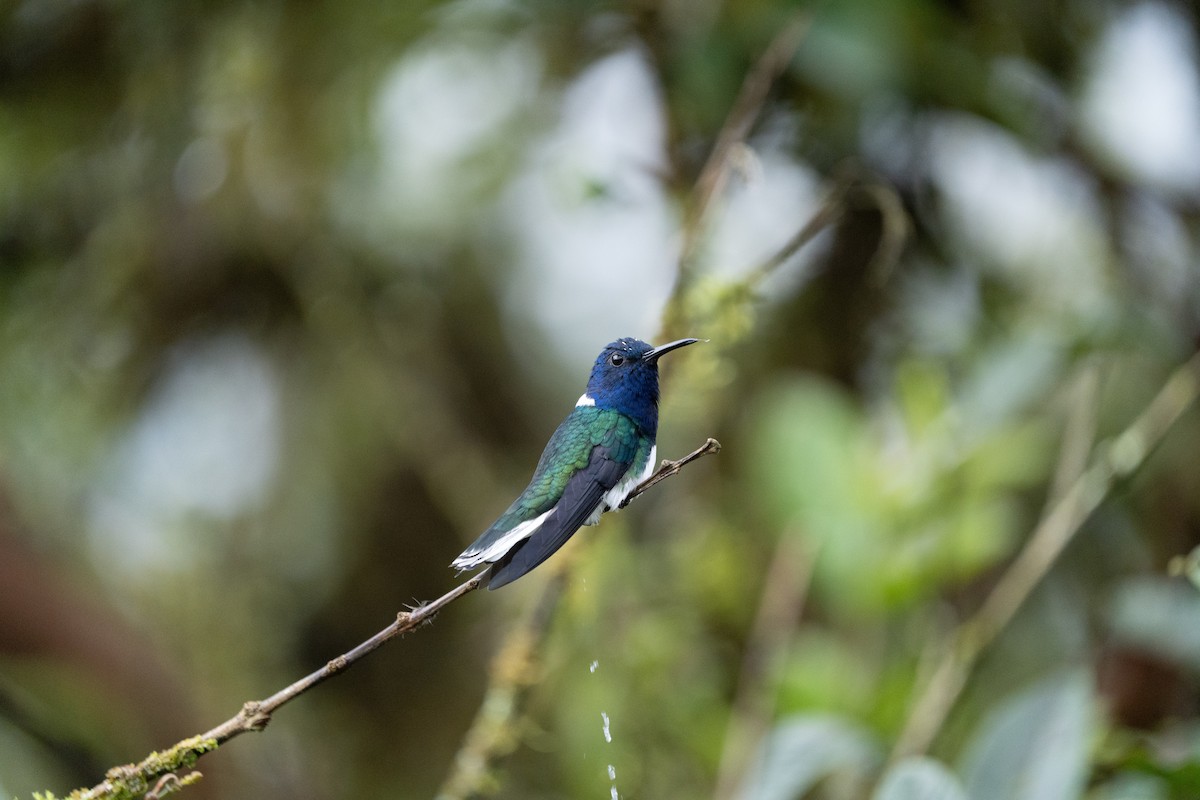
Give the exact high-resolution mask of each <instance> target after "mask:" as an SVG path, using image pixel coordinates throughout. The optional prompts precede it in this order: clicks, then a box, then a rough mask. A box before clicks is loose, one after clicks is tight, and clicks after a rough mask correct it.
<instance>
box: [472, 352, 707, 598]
mask: <svg viewBox="0 0 1200 800" xmlns="http://www.w3.org/2000/svg"><path fill="white" fill-rule="evenodd" d="M698 341H700V340H699V339H680V340H678V341H675V342H670V343H669V344H664V345H660V346H658V347H651V346H650V345H648V344H646V343H645V342H642V341H639V340H637V339H618V340H617V341H615V342H613V343H612V344H610V345H608V346H607V347H605V348H604V350H603V351H601V353H600V355H599V356H597V357H596V363H595V364H594V365H593V366H592V375H591V377H590V378H589V379H588V384H587V391H586V392H584V393H583V396H581V397H580V398H579V402H577V403H576V404H575V409H574V410H573V411H572V412H571V413H570V414H568V415H567V418H566V419H565V420H563V422H562V424H561V425H559V426H558V430H556V431H555V432H554V435H553V436H551V437H550V441H549V442H548V443H547V444H546V449H545V450H543V451H542V457H541V458H540V459H538V463H537V469H535V470H534V472H533V478H532V479H531V480H530V481H529V486H527V487H526V488H525V491H523V492H521V496H520V497H518V498H517V499H516V500H514V501H513V504H512V505H511V506H509V507H508V510H507V511H505V512H504V513H503V514H502V515H501V516H500V519H498V520H496V522H495V523H493V524H492V527H490V528H488V529H487V530H486V531H484V532H483V534H482V535H481V536H480V537H479V538H478V539H476V540H475V543H474V544H472V545H471V546H470V547H468V548H467V549H466V550H464V551H463V553H462V555H460V556H459V557H458V558H456V559H454V561H453V563H451V565H450V566H452V567H455V568H457V569H458V570H459V571H463V570H469V569H475V568H476V567H479V566H482V565H484V564H491V565H492V568H491V575H490V577H489V578H488V588H489V589H498V588H500V587H501V586H504V585H505V584H507V583H511V582H512V581H515V580H516V579H517V578H519V577H521V576H522V575H524V574H525V573H526V572H529V571H530V570H531V569H533V568H534V567H536V566H537V565H538V564H541V563H542V562H543V561H545V560H546V559H547V558H549V557H550V556H551V555H553V553H554V551H556V550H558V548H560V547H562V546H563V544H564V543H565V542H566V541H567V539H570V538H571V535H572V534H573V533H575V531H577V530H579V528H580V527H581V526H583V525H595V524H596V523H597V522H599V521H600V515H601V514H603V513H604V512H605V511H611V510H613V509H616V508H619V507H620V505H621V503H622V501H624V500H625V498H626V497H628V496H629V493H630V492H632V491H633V489H634V487H636V486H637V485H638V484H639V483H641V482H642V481H643V480H645V479H646V478H648V477H650V474H651V473H652V472H653V471H654V464H655V454H656V451H657V450H656V447H655V444H654V439H655V436H656V435H657V433H658V359H659V357H660V356H662V355H663V354H664V353H669V352H671V351H672V350H675V349H677V348H680V347H684V346H685V345H689V344H695V343H696V342H698Z"/></svg>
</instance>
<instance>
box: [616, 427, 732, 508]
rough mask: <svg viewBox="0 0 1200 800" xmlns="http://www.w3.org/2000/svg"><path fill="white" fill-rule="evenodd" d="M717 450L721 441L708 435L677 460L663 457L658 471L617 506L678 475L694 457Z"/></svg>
mask: <svg viewBox="0 0 1200 800" xmlns="http://www.w3.org/2000/svg"><path fill="white" fill-rule="evenodd" d="M719 452H721V443H720V442H718V441H717V440H716V439H713V438H711V437H710V438H709V440H708V441H706V442H705V443H704V444H702V445H700V447H697V448H696V449H695V450H693V451H692V452H690V453H688V454H687V455H686V456H684V457H683V458H681V459H679V460H678V461H671V460H670V459H667V458H664V459H663V462H662V465H661V466H660V467H659V468H658V471H657V472H655V473H654V474H653V475H651V476H650V477H649V478H646V480H644V481H642V482H641V483H639V484H638V485H637V486H636V487H635V488H634V490H633V491H632V492H630V493H629V495H628V496H627V497H626V498H625V500H624V501H622V503H621V505H620V506H619V508H624V507H625V506H627V505H629V502H630V501H631V500H633V498H635V497H637V496H638V495H639V494H641V493H642V492H644V491H646V490H647V489H650V488H653V487H654V486H656V485H657V484H658V483H660V482H662V481H665V480H666V479H667V478H669V477H671V476H672V475H678V474H679V470H681V469H683V468H684V467H686V466H687V465H688V464H690V463H692V462H693V461H695V460H696V459H698V458H703V457H704V456H714V455H716V454H717V453H719Z"/></svg>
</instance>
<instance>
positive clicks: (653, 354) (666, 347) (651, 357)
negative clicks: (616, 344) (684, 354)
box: [642, 339, 708, 364]
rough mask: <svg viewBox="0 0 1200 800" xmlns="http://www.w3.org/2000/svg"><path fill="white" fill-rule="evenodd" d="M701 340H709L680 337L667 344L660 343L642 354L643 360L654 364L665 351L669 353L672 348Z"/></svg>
mask: <svg viewBox="0 0 1200 800" xmlns="http://www.w3.org/2000/svg"><path fill="white" fill-rule="evenodd" d="M700 341H708V340H707V339H678V340H676V341H674V342H667V343H666V344H660V345H659V346H658V347H656V348H654V349H653V350H651V351H650V352H649V353H646V355H644V356H642V360H643V361H646V362H649V363H651V364H653V363H654V362H655V361H658V357H659V356H661V355H663V354H665V353H669V352H671V351H672V350H678V349H679V348H681V347H687V346H688V345H689V344H695V343H696V342H700Z"/></svg>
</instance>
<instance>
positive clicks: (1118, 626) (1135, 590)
mask: <svg viewBox="0 0 1200 800" xmlns="http://www.w3.org/2000/svg"><path fill="white" fill-rule="evenodd" d="M1111 617H1112V621H1111V624H1112V629H1113V634H1114V636H1116V637H1117V638H1118V639H1119V640H1120V641H1121V642H1123V643H1125V644H1130V645H1134V646H1137V647H1142V648H1145V649H1147V650H1150V651H1152V652H1154V653H1158V654H1160V655H1162V656H1166V657H1167V658H1169V659H1171V660H1172V661H1176V662H1179V663H1181V664H1185V665H1187V666H1189V667H1191V668H1192V669H1194V670H1200V594H1197V593H1196V591H1195V590H1194V589H1193V588H1192V587H1190V586H1188V585H1187V584H1184V583H1182V582H1180V581H1170V580H1164V579H1162V578H1135V579H1132V580H1129V581H1126V582H1125V583H1124V584H1122V585H1121V586H1120V587H1119V588H1118V589H1117V592H1116V597H1115V599H1114V601H1113V608H1112V614H1111Z"/></svg>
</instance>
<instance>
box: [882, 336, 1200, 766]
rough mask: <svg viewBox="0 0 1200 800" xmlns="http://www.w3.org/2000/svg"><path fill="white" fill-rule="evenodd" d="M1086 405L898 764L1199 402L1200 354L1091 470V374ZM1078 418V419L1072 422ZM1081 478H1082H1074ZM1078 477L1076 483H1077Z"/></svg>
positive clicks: (926, 695) (928, 693) (916, 711)
mask: <svg viewBox="0 0 1200 800" xmlns="http://www.w3.org/2000/svg"><path fill="white" fill-rule="evenodd" d="M1079 391H1080V394H1079V400H1078V401H1077V403H1076V405H1078V406H1080V409H1079V410H1080V412H1081V413H1080V414H1079V416H1081V417H1082V419H1083V421H1082V422H1075V423H1073V424H1072V425H1071V426H1070V428H1069V429H1068V431H1067V434H1066V435H1065V436H1064V442H1063V447H1062V451H1061V455H1060V458H1059V469H1058V470H1057V473H1058V474H1057V475H1056V476H1055V485H1056V486H1058V487H1066V488H1062V489H1060V492H1061V493H1060V495H1059V496H1058V497H1057V498H1054V497H1052V499H1051V502H1050V503H1049V504H1048V505H1047V507H1046V510H1045V512H1044V513H1043V515H1042V518H1041V520H1040V521H1039V522H1038V524H1037V527H1036V528H1034V530H1033V533H1032V534H1030V537H1029V540H1028V541H1027V542H1026V543H1025V546H1024V547H1023V548H1022V549H1021V552H1020V553H1018V554H1017V557H1016V558H1015V559H1014V560H1013V562H1012V564H1010V565H1009V567H1008V569H1007V570H1005V572H1004V574H1003V575H1002V576H1001V577H1000V580H999V582H998V583H997V584H996V586H995V588H994V589H992V591H991V593H990V594H989V595H988V596H987V598H986V599H985V600H984V602H983V605H982V606H981V607H980V608H979V610H978V611H977V612H975V615H974V616H972V617H971V618H970V619H969V620H967V621H966V622H965V623H963V624H962V625H961V626H960V627H959V628H958V630H956V631H955V633H954V636H953V638H952V641H951V644H950V646H949V647H947V648H946V649H945V651H944V655H943V656H942V658H941V660H940V661H939V662H938V665H937V668H936V669H935V670H934V673H933V676H932V677H931V678H930V680H929V683H928V684H927V685H926V687H925V690H924V691H923V692H922V693H921V694H920V695H919V697H918V698H917V701H916V702H915V703H914V704H913V708H912V710H911V712H910V713H909V716H908V720H907V721H906V722H905V725H904V729H903V731H902V732H901V734H900V736H899V737H898V738H897V740H896V746H895V748H894V749H893V751H892V759H893V760H898V759H900V758H901V757H904V756H910V755H919V754H921V753H924V752H925V751H926V750H927V749H928V748H929V745H930V744H932V742H933V740H934V737H936V736H937V732H938V730H940V729H941V726H942V723H943V722H944V721H945V719H946V717H947V715H948V714H949V713H950V709H951V708H952V707H953V706H954V703H955V701H956V700H957V699H958V697H959V695H960V694H961V693H962V689H963V687H964V686H965V685H966V681H967V677H968V676H969V675H970V672H971V670H972V669H973V668H974V666H975V663H976V662H977V661H978V659H979V656H980V655H981V654H982V653H983V651H984V650H985V649H986V648H987V647H988V645H990V644H991V643H992V642H993V641H995V639H996V637H997V636H998V635H999V634H1000V632H1001V631H1002V630H1004V628H1005V627H1006V626H1007V625H1008V623H1009V622H1011V621H1012V619H1013V617H1014V616H1016V613H1017V611H1018V610H1019V609H1020V607H1021V606H1022V605H1023V604H1024V602H1025V601H1026V600H1027V599H1028V598H1029V595H1030V594H1032V593H1033V590H1034V589H1035V588H1036V587H1037V585H1038V584H1039V583H1040V582H1041V580H1042V579H1043V578H1044V577H1045V576H1046V573H1047V572H1049V571H1050V567H1051V566H1053V564H1054V562H1055V560H1056V559H1057V558H1058V556H1059V554H1061V553H1062V551H1063V549H1064V548H1065V547H1066V546H1067V544H1068V543H1069V542H1070V541H1071V539H1072V538H1073V537H1074V536H1075V534H1076V533H1078V532H1079V529H1080V527H1081V526H1082V525H1083V523H1084V522H1085V521H1086V520H1087V518H1088V517H1089V516H1091V513H1092V512H1093V511H1095V510H1096V508H1097V507H1098V506H1099V505H1100V503H1101V502H1103V500H1104V498H1105V497H1107V496H1108V493H1109V491H1110V490H1111V489H1112V486H1113V484H1114V483H1115V482H1116V481H1117V480H1118V479H1120V478H1123V477H1125V476H1126V475H1129V474H1130V473H1132V472H1133V471H1134V470H1136V469H1137V468H1138V467H1140V466H1141V464H1142V462H1144V461H1145V460H1146V458H1147V457H1148V456H1149V455H1150V453H1151V451H1153V450H1154V448H1155V447H1156V446H1157V445H1158V444H1159V443H1160V442H1161V441H1162V440H1163V438H1164V437H1165V436H1166V434H1167V431H1168V430H1169V429H1170V427H1171V426H1172V425H1173V424H1174V423H1175V421H1176V420H1177V419H1179V417H1180V416H1181V415H1182V414H1183V412H1184V411H1186V410H1187V409H1188V407H1189V406H1191V405H1192V403H1194V402H1195V401H1196V399H1197V397H1198V396H1200V353H1196V354H1195V355H1193V356H1192V357H1191V358H1190V359H1188V361H1187V362H1185V363H1184V364H1182V365H1181V366H1179V367H1178V368H1177V369H1176V370H1175V371H1174V372H1173V373H1172V374H1171V376H1170V378H1168V379H1167V382H1166V383H1165V384H1164V385H1163V387H1162V389H1160V390H1159V392H1158V394H1157V395H1155V397H1154V399H1153V400H1151V401H1150V403H1149V405H1147V406H1146V408H1145V409H1143V410H1142V413H1141V414H1139V415H1138V417H1137V418H1136V419H1135V420H1134V421H1133V422H1132V423H1131V424H1130V425H1129V427H1128V428H1126V429H1125V430H1124V431H1122V432H1121V433H1120V435H1118V436H1117V437H1116V438H1114V439H1113V440H1112V441H1111V442H1109V443H1105V444H1104V445H1102V446H1101V447H1100V448H1098V451H1099V452H1098V454H1097V455H1096V456H1095V457H1094V458H1093V459H1092V463H1091V465H1090V466H1088V467H1087V468H1086V469H1082V468H1081V467H1082V464H1083V463H1084V459H1083V458H1081V457H1080V455H1079V453H1080V450H1083V451H1085V452H1086V450H1087V449H1090V448H1088V446H1087V443H1088V442H1090V440H1091V436H1092V430H1091V428H1092V427H1093V425H1094V423H1093V421H1092V420H1093V415H1094V410H1093V409H1092V408H1091V405H1092V404H1093V403H1094V396H1095V392H1096V386H1095V375H1094V373H1093V372H1092V371H1090V370H1089V372H1087V373H1085V374H1084V377H1083V382H1082V383H1081V385H1080V390H1079ZM1074 416H1075V415H1074V414H1072V417H1074ZM1073 470H1074V471H1075V472H1076V473H1077V474H1076V475H1075V476H1071V477H1070V478H1069V477H1068V475H1069V473H1071V472H1072V471H1073ZM1071 478H1073V479H1071Z"/></svg>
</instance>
